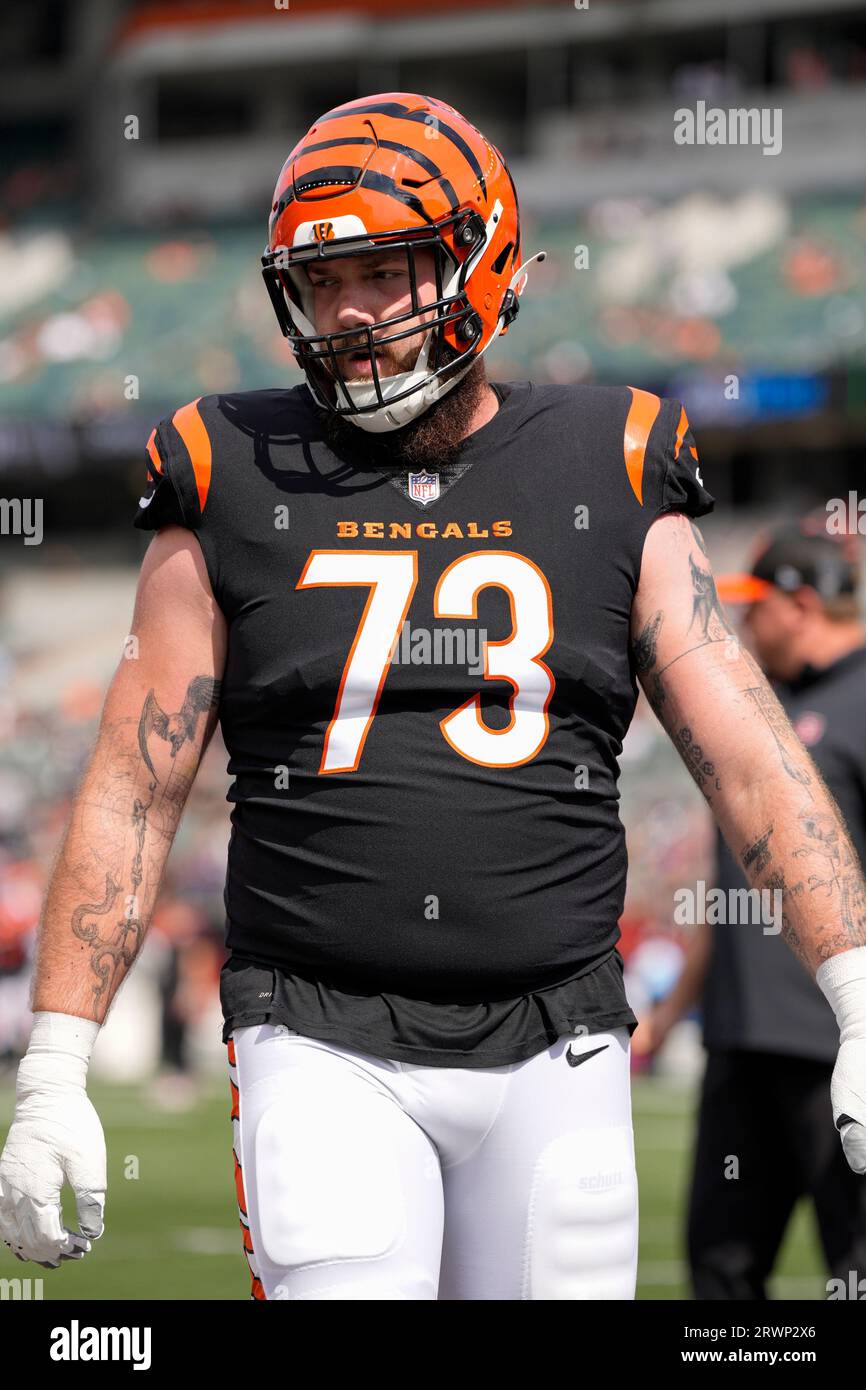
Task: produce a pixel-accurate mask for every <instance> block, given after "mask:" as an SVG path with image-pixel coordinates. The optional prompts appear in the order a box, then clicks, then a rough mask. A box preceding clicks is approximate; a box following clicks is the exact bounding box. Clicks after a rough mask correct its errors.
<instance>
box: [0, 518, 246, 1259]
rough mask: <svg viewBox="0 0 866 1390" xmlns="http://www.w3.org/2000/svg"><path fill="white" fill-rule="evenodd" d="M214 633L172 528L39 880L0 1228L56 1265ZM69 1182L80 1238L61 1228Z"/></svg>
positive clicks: (95, 1181)
mask: <svg viewBox="0 0 866 1390" xmlns="http://www.w3.org/2000/svg"><path fill="white" fill-rule="evenodd" d="M225 652H226V625H225V619H224V618H223V615H222V613H221V612H220V610H219V608H218V606H217V604H216V601H215V599H214V596H213V593H212V591H211V587H210V582H209V579H208V575H207V570H206V568H205V565H204V560H203V557H202V553H201V549H200V547H199V544H198V542H197V541H196V539H195V537H194V536H193V535H192V533H191V532H190V531H188V530H186V529H185V528H182V527H180V526H167V527H164V528H163V529H162V530H160V531H159V532H158V534H157V535H156V537H155V538H154V540H153V542H152V543H151V545H150V548H149V549H148V551H147V554H146V556H145V559H144V563H143V565H142V570H141V576H140V579H139V584H138V591H137V594H136V602H135V611H134V615H133V622H132V631H131V635H130V639H128V640H127V643H126V645H125V651H124V655H123V657H122V658H121V660H120V663H119V665H118V668H117V671H116V672H115V674H114V677H113V679H112V681H111V685H110V686H109V689H108V694H107V696H106V700H105V705H104V708H103V712H102V718H101V720H100V725H99V731H98V734H97V739H96V744H95V747H94V749H93V752H92V754H91V756H90V759H89V761H88V764H87V767H86V769H85V772H84V776H83V778H82V780H81V783H80V785H79V788H78V791H77V794H76V797H75V800H74V803H73V807H72V812H71V815H70V819H69V823H68V825H67V828H66V833H65V835H64V838H63V841H62V844H61V847H60V851H59V854H58V857H57V861H56V863H55V866H54V870H53V872H52V875H51V880H50V884H49V888H48V894H47V897H46V902H45V909H44V913H43V918H42V922H41V927H40V932H39V939H38V943H37V953H36V967H35V976H34V985H33V1010H34V1014H35V1018H34V1025H33V1031H32V1034H31V1040H30V1046H29V1048H28V1052H27V1055H26V1057H24V1059H23V1060H22V1062H21V1065H20V1067H19V1072H18V1082H17V1088H16V1090H17V1105H16V1111H15V1116H14V1119H13V1123H12V1128H11V1130H10V1132H9V1136H8V1139H7V1143H6V1147H5V1149H4V1151H3V1156H2V1158H0V1234H2V1236H3V1238H4V1240H6V1242H7V1244H9V1245H10V1247H11V1248H12V1249H13V1251H14V1252H15V1253H16V1254H18V1256H19V1258H24V1259H34V1260H37V1261H38V1262H39V1263H43V1264H46V1265H49V1266H51V1265H55V1264H57V1263H58V1262H59V1260H60V1259H63V1258H76V1257H80V1256H81V1255H82V1254H83V1253H84V1252H85V1250H87V1249H89V1241H88V1239H87V1237H88V1236H89V1237H91V1238H93V1237H95V1236H97V1235H99V1234H101V1229H102V1208H103V1201H104V1193H105V1143H104V1138H103V1135H102V1129H101V1126H100V1124H99V1120H98V1118H97V1116H96V1112H95V1111H94V1110H93V1107H92V1106H91V1105H90V1102H89V1100H88V1098H87V1095H86V1092H85V1089H84V1084H85V1079H86V1073H87V1065H88V1062H89V1059H90V1052H91V1050H92V1047H93V1043H94V1041H95V1039H96V1035H97V1033H98V1031H99V1027H100V1025H101V1024H102V1022H103V1021H104V1019H105V1016H106V1014H107V1012H108V1010H109V1007H110V1005H111V1002H112V1000H113V998H114V996H115V995H116V993H117V990H118V989H119V987H120V985H121V983H122V981H123V979H124V978H125V976H126V975H127V973H128V972H129V970H130V969H131V968H132V966H133V964H134V962H135V960H136V958H137V956H138V954H139V951H140V949H141V946H142V942H143V940H144V936H145V933H146V931H147V928H148V925H149V923H150V917H151V914H152V912H153V908H154V904H155V902H156V897H157V894H158V891H159V887H160V882H161V880H162V876H163V871H164V868H165V863H166V859H167V857H168V852H169V849H170V848H171V844H172V840H173V838H174V834H175V831H176V830H177V826H178V823H179V821H180V817H181V814H182V811H183V808H184V804H185V802H186V798H187V794H188V792H189V789H190V786H191V785H192V781H193V779H194V777H195V774H196V771H197V769H198V765H199V762H200V759H201V756H202V753H203V752H204V749H205V747H206V745H207V742H208V740H209V738H210V736H211V734H212V732H213V729H214V726H215V724H216V718H217V706H218V702H219V689H220V680H221V677H222V673H223V668H224V664H225ZM64 1180H66V1181H68V1182H69V1183H70V1186H71V1187H72V1188H73V1190H74V1192H75V1195H76V1200H77V1204H78V1215H79V1225H80V1227H81V1231H82V1233H83V1234H82V1235H78V1234H77V1233H75V1232H71V1231H69V1230H67V1229H65V1228H64V1227H63V1224H62V1213H61V1210H60V1189H61V1187H62V1185H63V1182H64Z"/></svg>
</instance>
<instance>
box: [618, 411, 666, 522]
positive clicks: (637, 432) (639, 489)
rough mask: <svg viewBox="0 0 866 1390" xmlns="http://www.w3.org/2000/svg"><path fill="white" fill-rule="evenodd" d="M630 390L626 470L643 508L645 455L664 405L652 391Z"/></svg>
mask: <svg viewBox="0 0 866 1390" xmlns="http://www.w3.org/2000/svg"><path fill="white" fill-rule="evenodd" d="M628 389H629V391H631V405H630V406H629V411H628V416H627V417H626V422H625V438H624V440H623V452H624V454H625V468H626V472H627V473H628V480H629V482H630V483H631V487H632V492H633V493H634V495H635V497H636V498H637V500H638V501H639V502H640V504H641V506H643V464H644V455H645V454H646V446H647V441H648V440H649V437H650V430H651V429H652V427H653V425H654V424H655V418H656V416H657V415H658V413H659V411H660V410H661V404H662V403H661V401H660V399H659V397H658V396H654V395H653V394H652V392H651V391H641V390H640V388H639V387H637V386H630V387H629V388H628Z"/></svg>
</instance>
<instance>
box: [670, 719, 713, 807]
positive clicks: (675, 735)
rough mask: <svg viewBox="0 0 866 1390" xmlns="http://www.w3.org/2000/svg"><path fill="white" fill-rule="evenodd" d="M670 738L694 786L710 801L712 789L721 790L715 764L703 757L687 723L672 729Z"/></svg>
mask: <svg viewBox="0 0 866 1390" xmlns="http://www.w3.org/2000/svg"><path fill="white" fill-rule="evenodd" d="M670 732H671V738H672V739H673V742H674V747H675V748H676V750H677V752H678V753H679V755H680V757H681V758H682V760H683V762H684V763H685V765H686V767H687V768H688V770H689V772H690V773H691V774H692V778H693V779H694V782H695V784H696V786H698V787H699V788H700V790H701V791H702V792H703V794H704V796H705V797H706V799H707V801H710V802H711V801H712V799H713V798H712V793H713V791H721V788H722V784H721V782H720V781H719V778H718V775H717V773H716V765H715V763H713V762H711V761H710V759H709V758H706V757H704V750H703V748H702V747H701V745H700V744H699V743H695V741H694V735H693V734H692V731H691V729H690V728H689V727H688V725H684V726H683V727H682V728H680V729H672V730H671V731H670Z"/></svg>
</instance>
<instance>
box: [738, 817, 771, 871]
mask: <svg viewBox="0 0 866 1390" xmlns="http://www.w3.org/2000/svg"><path fill="white" fill-rule="evenodd" d="M772 833H773V827H772V825H768V826H767V828H766V830H765V831H764V833H763V835H759V836H758V838H757V840H753V842H752V843H751V844H750V845H746V848H745V849H744V850H743V852H742V854H741V855H740V862H741V864H742V866H743V868H744V869H745V870H746V872H747V873H748V871H749V869H750V868H751V869H753V870H754V872H755V873H756V874H760V873H763V871H764V869H766V867H767V865H768V864H769V862H770V860H771V859H772V857H773V856H772V854H771V853H770V848H769V840H770V836H771V835H772Z"/></svg>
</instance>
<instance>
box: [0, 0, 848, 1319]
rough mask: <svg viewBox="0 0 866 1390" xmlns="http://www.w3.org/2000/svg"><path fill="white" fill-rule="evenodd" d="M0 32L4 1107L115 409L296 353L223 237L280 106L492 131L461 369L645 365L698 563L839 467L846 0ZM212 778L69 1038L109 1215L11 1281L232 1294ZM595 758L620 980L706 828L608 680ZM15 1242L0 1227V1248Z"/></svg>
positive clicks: (248, 203)
mask: <svg viewBox="0 0 866 1390" xmlns="http://www.w3.org/2000/svg"><path fill="white" fill-rule="evenodd" d="M0 51H2V54H3V60H2V61H3V69H2V80H0V139H2V144H3V160H2V175H0V388H2V391H0V493H2V497H3V498H4V499H15V498H19V499H24V498H41V499H43V503H44V535H43V539H42V541H41V544H32V545H30V544H26V543H25V539H24V538H23V537H22V536H21V535H15V534H7V533H6V531H7V527H6V524H5V523H4V533H3V534H2V535H0V1068H2V1069H3V1070H2V1073H0V1130H3V1129H5V1126H6V1124H7V1123H8V1120H9V1118H10V1116H11V1110H12V1100H13V1080H14V1065H15V1061H16V1059H17V1057H18V1055H20V1053H21V1051H22V1050H23V1049H24V1047H25V1046H26V1040H27V1036H28V1031H29V1024H30V1015H29V1012H28V1009H27V992H28V982H29V962H30V956H31V951H32V943H33V935H34V929H35V925H36V921H37V917H38V912H39V906H40V899H41V895H42V892H43V888H44V884H45V880H46V875H47V873H48V871H49V869H50V865H51V860H52V857H53V854H54V851H55V848H56V845H57V842H58V838H59V836H60V833H61V830H62V828H63V825H64V822H65V819H66V816H67V813H68V809H69V804H70V798H71V795H72V792H73V790H74V787H75V784H76V780H77V778H78V775H79V773H80V771H81V769H82V766H83V762H84V760H85V758H86V756H87V753H88V750H89V747H90V744H91V741H92V739H93V736H94V733H95V728H96V721H97V719H98V715H99V710H100V707H101V701H102V697H103V693H104V690H105V687H106V685H107V683H108V681H109V679H110V677H111V674H112V672H113V670H114V667H115V666H116V663H117V661H118V659H119V657H120V654H121V646H122V642H123V639H124V636H125V634H126V631H127V626H128V623H129V620H130V616H131V611H132V598H133V593H134V587H135V582H136V574H137V569H138V565H139V564H140V560H141V556H142V554H143V550H144V547H145V545H146V541H145V538H144V537H143V536H142V535H141V534H140V533H138V532H135V531H134V530H133V529H132V527H131V525H130V521H131V517H132V515H133V513H134V510H135V503H136V499H137V497H138V495H139V492H140V491H141V483H142V481H143V478H144V466H143V456H144V443H145V440H146V438H147V436H148V434H149V432H150V429H151V428H152V426H153V424H154V423H155V422H156V421H157V420H158V419H159V418H160V417H161V416H162V415H164V414H166V413H167V412H169V411H171V410H173V409H175V408H176V407H177V405H178V404H181V403H183V402H185V401H186V400H189V399H192V398H194V397H196V396H199V395H202V394H204V393H208V392H212V391H224V390H238V389H245V388H254V387H263V386H280V385H283V384H293V383H294V382H295V381H298V380H301V379H302V378H301V377H300V375H299V373H298V372H297V370H296V369H295V368H294V367H293V365H292V364H291V361H290V359H289V358H288V356H287V352H286V348H285V345H284V343H283V340H282V339H281V338H280V337H279V336H278V332H277V329H276V325H275V323H274V319H273V314H272V312H271V309H270V306H269V304H268V302H267V298H266V294H265V291H264V287H263V285H262V282H261V278H260V274H259V269H258V266H259V255H260V253H261V251H262V249H263V246H264V240H265V226H266V218H265V213H266V209H267V207H268V203H269V199H270V194H271V190H272V187H273V183H274V180H275V177H276V174H277V171H278V169H279V168H280V166H281V164H282V162H283V160H284V158H285V157H286V154H287V153H288V151H289V149H290V148H291V146H292V144H293V143H294V141H295V140H296V139H297V138H298V136H299V135H300V134H302V133H303V132H304V131H305V130H306V129H307V127H308V126H309V124H310V123H311V122H312V120H313V119H314V118H315V117H316V116H317V115H318V114H320V113H321V112H322V111H324V110H326V109H328V108H329V107H331V106H333V105H336V104H338V103H340V102H342V101H347V100H349V99H350V98H353V97H356V96H360V95H363V94H366V93H370V92H378V91H393V90H409V91H412V90H415V91H423V92H428V93H430V94H432V95H435V96H437V97H439V98H441V99H443V100H445V101H447V102H450V103H452V104H453V105H455V106H457V107H458V108H459V109H460V110H461V111H462V112H463V113H464V114H465V115H466V116H467V117H468V118H469V119H470V120H472V121H473V122H474V123H475V124H476V125H478V126H479V127H480V128H481V129H482V130H484V131H485V133H486V134H488V135H489V136H490V138H491V139H493V140H494V141H495V142H496V143H497V144H498V145H499V146H500V148H501V149H502V151H503V152H504V154H505V156H506V158H507V159H508V161H509V163H510V165H511V167H512V171H513V173H514V176H515V179H516V182H517V187H518V192H519V195H520V199H521V211H522V215H523V226H524V233H523V235H524V247H525V249H526V251H527V253H532V252H533V251H535V250H538V249H546V250H547V251H548V252H549V259H548V261H547V262H546V264H545V265H544V266H543V267H541V268H536V269H535V270H534V271H533V274H532V276H531V284H530V287H529V290H528V292H527V294H526V296H525V297H524V299H523V301H522V307H521V313H520V319H519V322H518V324H517V325H516V328H515V329H514V330H513V331H512V332H511V333H510V334H509V335H508V337H507V338H506V339H505V340H503V342H502V344H501V346H498V347H494V348H493V349H492V351H491V353H490V354H489V356H488V359H487V360H488V363H489V371H490V374H491V375H492V376H493V377H494V379H520V378H524V377H532V378H533V379H535V380H538V381H556V382H580V381H591V380H602V381H618V382H625V381H627V382H630V383H632V384H635V385H640V386H642V387H645V388H647V389H650V390H652V391H656V392H659V393H661V394H665V395H673V396H677V397H679V398H680V399H681V400H683V401H684V403H685V405H686V408H687V410H688V414H689V417H690V419H691V421H692V424H693V426H694V429H695V433H696V436H697V439H698V444H699V448H700V452H701V463H702V468H703V475H704V478H705V480H706V482H707V485H708V486H709V488H710V489H711V491H712V492H713V493H714V494H715V496H716V497H717V499H718V505H717V510H716V513H715V515H714V516H713V517H711V518H709V519H708V520H707V521H706V523H705V525H704V527H703V529H704V533H705V535H706V537H707V541H708V545H709V549H710V554H711V556H712V559H713V562H714V566H715V568H716V570H717V572H718V571H722V570H724V569H729V568H732V567H734V566H739V565H740V563H741V562H742V561H743V559H744V557H745V556H746V555H747V553H748V551H749V549H750V546H751V543H752V540H753V538H754V535H755V533H756V531H757V530H758V529H759V528H760V527H761V526H763V525H765V524H766V523H768V522H771V521H777V520H781V519H782V518H783V517H786V516H789V515H797V514H800V513H802V512H804V511H809V510H813V509H816V508H817V509H820V510H821V511H822V512H823V509H824V507H825V504H826V501H827V499H828V498H830V497H843V498H845V497H847V495H848V491H849V489H855V488H857V487H859V486H862V480H863V457H864V445H866V198H864V187H866V184H864V175H866V141H864V138H863V132H864V129H866V13H864V10H863V7H862V5H861V4H859V3H857V0H852V2H851V3H848V2H847V0H822V4H821V5H820V7H816V6H815V5H814V4H813V3H811V0H809V2H808V3H807V2H806V0H642V3H628V2H627V0H590V4H589V5H588V7H587V8H581V7H580V6H579V3H571V0H568V3H555V4H545V3H532V0H521V3H512V2H511V0H483V3H482V0H475V2H474V3H468V0H462V2H461V3H458V0H438V2H437V3H430V0H352V2H351V3H348V0H346V2H345V3H343V2H342V0H290V2H289V3H288V4H283V3H282V0H246V3H244V2H243V0H231V2H230V3H223V2H222V0H202V3H198V2H197V0H189V3H185V2H184V0H175V3H163V4H146V3H135V0H75V3H74V4H72V3H68V0H26V3H25V0H17V2H15V3H13V2H12V0H10V3H7V4H6V5H5V6H4V7H3V10H2V15H0ZM699 99H703V100H705V101H706V102H707V105H708V106H713V105H716V106H721V107H723V108H728V107H734V106H736V107H747V108H754V107H758V108H767V109H770V110H776V109H778V110H781V111H782V113H783V146H782V150H781V152H780V153H778V154H776V155H764V154H762V152H761V150H760V149H759V148H755V147H749V146H742V145H740V146H716V147H713V148H709V147H706V146H704V147H701V146H696V147H690V146H677V145H676V144H675V143H674V140H673V125H674V116H673V113H674V111H675V110H676V109H678V108H680V107H683V106H692V107H694V104H695V103H696V102H697V101H698V100H699ZM582 248H585V250H582ZM579 267H580V268H579ZM732 378H735V379H736V384H735V385H733V386H732ZM7 515H8V513H7ZM226 787H227V778H226V775H225V755H224V750H223V748H222V744H221V742H220V740H219V735H218V734H217V736H216V738H215V739H214V742H213V745H212V747H211V749H210V750H209V752H208V755H207V757H206V760H205V764H204V767H203V769H202V772H201V774H200V776H199V779H198V782H197V784H196V786H195V789H194V791H193V795H192V797H191V800H190V803H189V805H188V810H187V813H186V816H185V818H184V821H183V824H182V827H181V830H180V832H179V835H178V839H177V841H176V845H175V849H174V852H173V854H172V857H171V860H170V869H169V875H168V879H167V881H166V885H165V891H164V893H163V896H162V900H161V904H160V907H159V909H158V911H157V914H156V918H155V921H154V924H153V928H152V931H151V933H150V936H149V939H148V943H147V945H146V948H145V950H144V952H143V957H142V960H141V961H140V963H139V966H138V968H137V970H136V971H135V972H134V974H133V976H132V978H131V979H130V981H129V982H128V983H127V984H126V985H125V986H124V988H123V990H122V992H121V995H120V997H119V1000H118V1003H117V1005H116V1007H115V1008H114V1010H113V1012H112V1015H111V1017H110V1019H109V1022H108V1024H107V1025H106V1028H105V1029H104V1031H103V1034H102V1035H101V1037H100V1040H99V1043H98V1045H97V1049H96V1054H95V1059H94V1063H93V1066H92V1068H91V1076H92V1077H93V1086H92V1094H93V1095H94V1099H95V1100H96V1103H97V1105H98V1106H99V1109H100V1112H101V1113H102V1115H103V1120H104V1123H105V1127H106V1133H107V1137H108V1141H109V1154H110V1178H109V1200H108V1231H107V1234H106V1235H105V1237H104V1238H103V1241H102V1242H101V1243H100V1246H99V1247H98V1253H97V1254H96V1255H95V1257H94V1258H92V1259H90V1260H87V1261H85V1262H84V1263H83V1264H82V1265H80V1266H73V1265H65V1266H64V1267H63V1269H62V1270H60V1271H57V1272H56V1273H48V1274H46V1277H45V1281H44V1292H45V1296H46V1297H61V1296H63V1297H82V1298H103V1297H124V1298H209V1297H214V1298H220V1297H229V1298H234V1297H245V1296H246V1294H247V1290H248V1281H247V1273H246V1264H245V1261H244V1259H243V1256H242V1254H241V1249H240V1241H239V1237H238V1233H237V1224H236V1209H235V1204H234V1193H233V1188H232V1183H231V1158H230V1146H231V1131H230V1125H229V1118H228V1094H227V1084H226V1080H225V1076H224V1065H225V1064H224V1049H223V1047H222V1044H221V1043H220V1015H219V1008H218V1002H217V993H216V984H217V975H218V971H219V967H220V964H221V962H222V959H223V953H222V948H221V939H222V899H221V893H222V880H223V871H224V863H225V852H226V845H227V839H228V828H229V823H228V807H227V805H226V803H225V799H224V798H225V791H226ZM622 791H623V804H622V816H623V820H624V822H625V824H626V828H627V833H628V840H629V852H630V860H631V877H630V890H629V896H628V901H627V907H626V912H625V915H624V917H623V921H622V924H621V925H622V930H623V941H622V943H621V949H622V952H623V955H624V956H625V957H626V960H627V968H628V975H629V991H630V997H631V999H632V1003H633V1005H634V1006H635V1007H636V1008H638V1010H640V1009H641V1008H642V1007H644V1006H645V1004H646V1002H647V1001H649V1000H652V999H653V998H656V997H658V995H659V994H660V993H662V992H665V991H666V990H667V989H668V988H669V986H670V983H671V981H672V980H673V979H674V978H675V976H676V973H677V970H678V968H679V963H680V961H681V958H682V938H681V934H680V933H681V931H682V929H676V928H674V926H673V924H672V920H671V913H672V891H673V887H674V886H675V885H679V884H682V883H688V882H689V881H692V880H694V879H695V878H697V877H708V876H709V856H710V854H711V850H712V827H711V824H710V822H709V820H708V818H707V813H706V811H705V808H704V803H703V800H702V798H701V797H700V794H699V793H698V792H697V791H696V790H695V789H694V788H693V786H692V784H691V781H690V780H689V778H688V775H687V774H686V772H685V771H684V770H683V768H682V767H681V765H680V764H679V761H678V760H677V758H676V755H675V753H674V752H673V749H672V747H671V746H670V744H669V743H668V742H667V740H666V739H664V738H663V737H662V735H661V734H660V732H659V730H658V728H657V726H656V724H655V720H654V718H653V716H652V715H651V714H650V712H649V711H648V708H647V706H646V704H645V702H644V701H643V700H642V701H641V705H640V707H639V709H638V713H637V715H636V718H635V722H634V725H633V727H632V730H631V732H630V734H629V738H628V740H627V743H626V747H625V750H624V756H623V780H622ZM699 1036H700V1035H699V1020H698V1018H697V1017H695V1018H693V1019H691V1020H688V1021H686V1022H685V1023H683V1024H681V1025H680V1026H679V1028H678V1029H677V1030H676V1031H675V1032H674V1033H673V1034H672V1035H671V1038H670V1039H669V1040H668V1042H667V1044H666V1045H665V1048H664V1050H663V1051H662V1053H661V1054H660V1056H659V1057H658V1058H657V1059H656V1060H655V1062H653V1063H652V1064H651V1065H650V1066H646V1065H644V1064H640V1063H636V1064H635V1077H634V1098H635V1117H636V1133H637V1147H638V1154H639V1166H640V1181H641V1196H642V1203H641V1263H640V1280H639V1297H641V1298H668V1299H677V1298H683V1297H686V1296H687V1284H686V1277H685V1268H684V1264H683V1259H682V1246H681V1210H682V1200H683V1188H684V1183H685V1181H686V1177H687V1173H688V1160H689V1144H690V1139H691V1132H692V1123H693V1109H694V1093H695V1086H696V1081H697V1078H698V1076H699V1074H700V1069H701V1065H702V1051H701V1048H700V1042H699ZM131 1158H134V1159H136V1160H137V1162H138V1165H139V1166H138V1168H137V1170H136V1168H135V1164H134V1163H131ZM136 1172H137V1175H138V1176H137V1177H136V1176H135V1174H136ZM130 1175H131V1176H130ZM127 1178H128V1179H129V1180H125V1179H127ZM20 1272H21V1266H19V1265H14V1263H13V1261H12V1259H11V1256H8V1255H7V1252H6V1251H5V1250H4V1251H3V1254H2V1256H0V1275H2V1276H3V1277H10V1276H12V1275H14V1274H16V1273H20ZM26 1272H27V1273H30V1272H36V1271H31V1269H30V1268H29V1267H28V1270H27V1271H26ZM824 1279H825V1275H824V1273H823V1270H822V1265H821V1260H820V1257H819V1254H818V1249H817V1244H816V1240H815V1235H814V1232H813V1229H812V1226H811V1220H810V1219H809V1217H808V1213H807V1212H806V1211H805V1209H803V1208H801V1209H799V1210H798V1214H797V1218H796V1220H795V1222H794V1225H793V1227H792V1229H791V1231H790V1232H789V1237H788V1240H787V1242H786V1245H785V1248H784V1252H783V1257H782V1260H781V1263H780V1265H779V1268H778V1270H777V1272H776V1275H775V1277H774V1280H773V1283H772V1286H771V1287H772V1290H773V1294H774V1296H775V1297H777V1298H821V1297H824V1296H825V1290H824Z"/></svg>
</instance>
